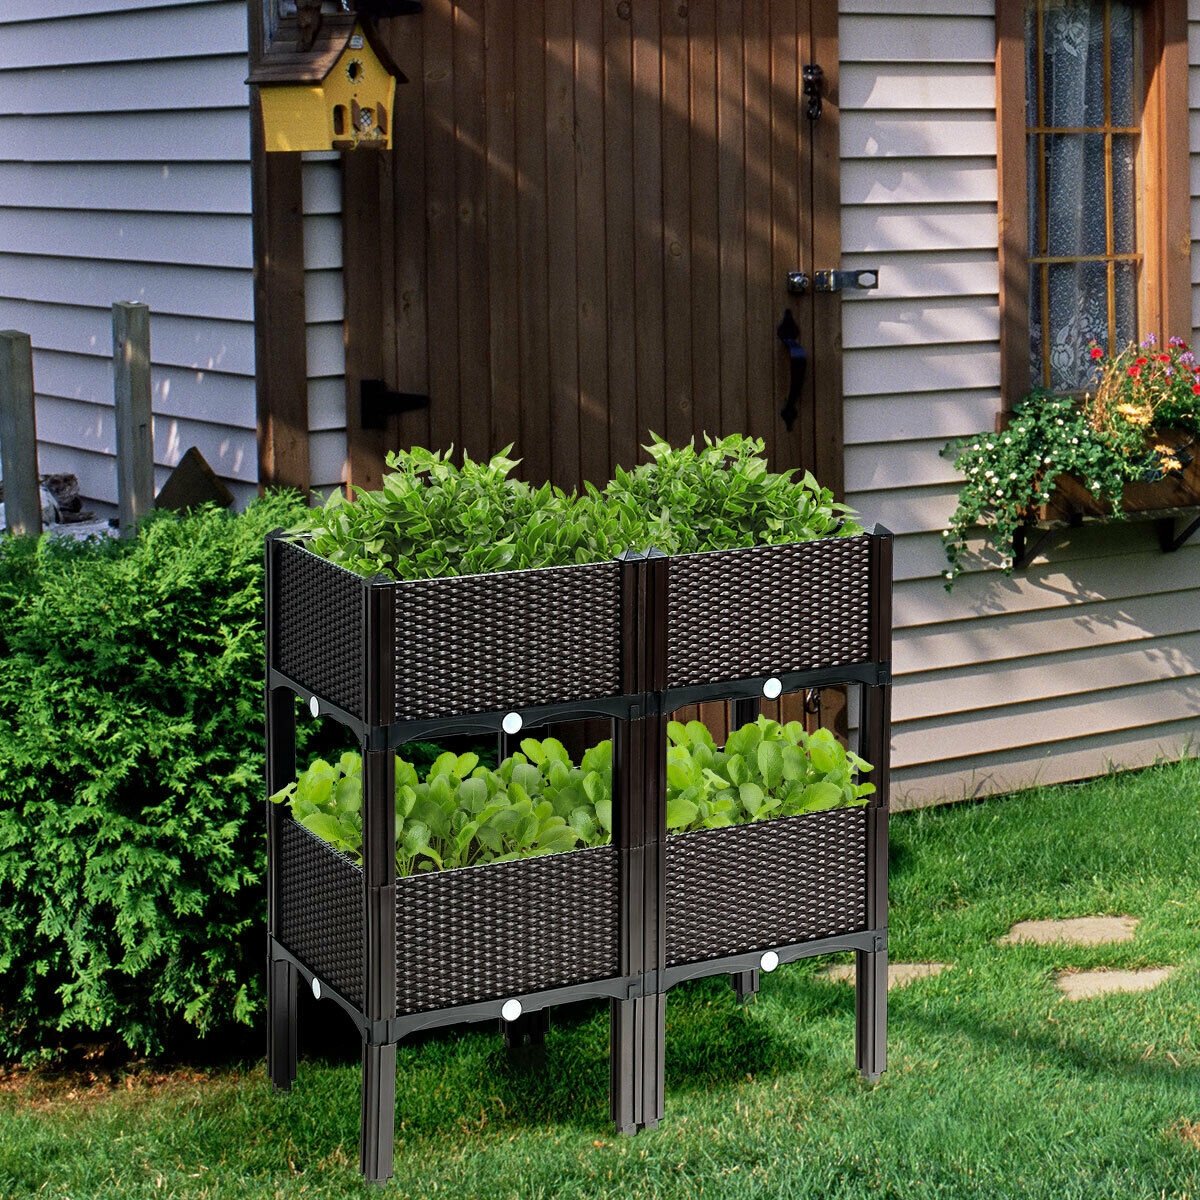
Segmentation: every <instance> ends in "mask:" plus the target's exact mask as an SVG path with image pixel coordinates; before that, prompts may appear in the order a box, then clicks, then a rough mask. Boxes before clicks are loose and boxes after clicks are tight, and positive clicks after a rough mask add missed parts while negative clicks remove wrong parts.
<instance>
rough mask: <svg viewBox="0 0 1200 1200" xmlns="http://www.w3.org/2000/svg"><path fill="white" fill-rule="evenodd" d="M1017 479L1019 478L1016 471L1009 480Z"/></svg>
mask: <svg viewBox="0 0 1200 1200" xmlns="http://www.w3.org/2000/svg"><path fill="white" fill-rule="evenodd" d="M1016 477H1017V473H1016V471H1014V472H1013V473H1012V474H1011V475H1010V476H1009V479H1016Z"/></svg>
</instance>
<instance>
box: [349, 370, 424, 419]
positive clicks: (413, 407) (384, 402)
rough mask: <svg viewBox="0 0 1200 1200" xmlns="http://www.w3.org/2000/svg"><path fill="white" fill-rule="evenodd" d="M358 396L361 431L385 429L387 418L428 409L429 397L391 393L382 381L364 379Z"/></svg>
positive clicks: (418, 393)
mask: <svg viewBox="0 0 1200 1200" xmlns="http://www.w3.org/2000/svg"><path fill="white" fill-rule="evenodd" d="M358 396H359V415H358V423H359V427H360V428H361V429H386V428H387V419H388V417H390V416H394V415H395V414H397V413H403V412H416V411H417V409H421V408H428V407H429V397H428V396H426V395H424V394H423V393H421V392H393V391H392V390H391V388H389V387H388V385H387V384H386V383H384V382H383V380H382V379H364V380H363V381H362V383H361V384H360V385H359V393H358Z"/></svg>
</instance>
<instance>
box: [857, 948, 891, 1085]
mask: <svg viewBox="0 0 1200 1200" xmlns="http://www.w3.org/2000/svg"><path fill="white" fill-rule="evenodd" d="M854 965H855V971H854V980H855V982H854V1010H855V1011H854V1017H855V1039H854V1040H855V1053H856V1057H857V1059H858V1070H859V1073H860V1074H861V1075H862V1077H863V1078H864V1079H865V1080H867V1081H868V1082H869V1083H874V1082H875V1081H876V1080H877V1079H878V1078H879V1077H880V1075H882V1074H883V1072H884V1071H886V1070H887V985H888V956H887V951H886V950H859V951H857V952H856V954H855V964H854Z"/></svg>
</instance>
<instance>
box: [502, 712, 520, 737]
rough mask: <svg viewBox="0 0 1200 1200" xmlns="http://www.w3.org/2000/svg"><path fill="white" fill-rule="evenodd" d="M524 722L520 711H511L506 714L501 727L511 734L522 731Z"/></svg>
mask: <svg viewBox="0 0 1200 1200" xmlns="http://www.w3.org/2000/svg"><path fill="white" fill-rule="evenodd" d="M524 724H525V722H524V721H523V720H521V714H520V713H519V712H510V713H506V714H505V716H504V720H503V721H501V722H500V728H501V729H503V730H504V732H505V733H507V734H509V735H510V736H511V735H512V734H514V733H520V732H521V726H522V725H524Z"/></svg>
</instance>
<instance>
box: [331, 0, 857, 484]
mask: <svg viewBox="0 0 1200 1200" xmlns="http://www.w3.org/2000/svg"><path fill="white" fill-rule="evenodd" d="M381 29H382V32H383V33H384V36H385V38H386V41H387V45H388V47H389V48H390V50H391V53H392V55H393V56H394V58H395V60H396V62H397V63H398V64H399V66H400V67H401V68H402V70H403V71H404V72H405V74H406V75H407V76H408V79H409V81H410V82H409V83H407V84H402V85H401V86H400V87H399V88H398V90H397V105H396V107H397V113H396V122H395V146H396V148H395V150H394V151H393V152H392V153H391V154H390V155H383V154H371V153H365V152H359V153H356V154H349V155H346V156H345V198H344V213H345V216H344V230H345V286H346V315H347V376H348V379H347V387H348V390H347V412H348V424H349V427H350V451H351V464H352V477H353V481H354V482H356V483H360V484H365V485H371V484H373V483H374V482H376V481H377V480H378V476H379V472H380V470H381V467H382V456H383V453H384V451H385V450H386V449H387V448H389V447H391V446H396V445H398V444H425V445H432V446H436V447H444V446H447V445H449V444H451V443H453V444H454V445H456V446H462V447H465V448H466V449H467V450H468V451H469V452H470V453H471V454H472V455H474V456H482V455H486V454H487V453H489V452H490V451H494V450H496V449H497V448H499V447H501V446H503V445H505V444H507V443H509V442H512V443H515V445H516V454H517V456H518V457H520V458H521V459H523V461H524V466H523V468H522V470H523V473H524V474H525V475H526V476H527V477H529V478H530V479H533V480H543V479H547V478H550V479H553V480H554V481H555V482H556V483H559V484H562V485H565V486H571V485H575V484H577V483H578V482H579V481H580V480H581V479H584V478H587V479H593V480H602V479H606V478H607V477H608V476H609V473H610V471H611V469H612V467H613V465H614V464H616V463H621V464H631V463H633V462H635V461H637V460H638V459H639V457H640V451H639V446H640V445H641V443H643V442H644V441H646V439H647V437H648V435H649V431H650V430H654V431H655V432H657V433H660V434H662V435H664V436H666V437H667V438H669V439H671V440H672V441H675V442H678V441H682V440H686V439H687V438H689V437H691V436H692V435H698V434H700V433H703V432H706V431H707V432H709V433H713V434H724V433H731V432H749V433H752V434H755V435H757V436H760V437H762V438H763V439H765V441H766V444H767V447H768V450H769V453H770V456H771V459H772V462H773V464H774V465H775V466H777V467H792V466H807V467H810V468H811V469H813V470H814V472H815V473H816V474H817V475H818V477H819V478H820V479H821V480H822V482H824V483H826V484H828V485H829V486H832V487H834V488H835V489H836V490H838V491H840V489H841V481H842V445H841V443H842V436H841V429H842V421H841V361H840V319H839V316H838V309H839V305H838V300H837V297H836V296H815V297H814V296H813V295H811V293H810V294H809V295H806V296H800V297H798V296H794V295H790V294H789V293H788V291H787V289H786V286H785V283H786V279H787V275H788V273H789V272H791V271H804V272H806V273H807V274H808V275H809V276H810V277H811V276H812V275H813V273H814V271H815V270H819V269H822V268H836V267H838V266H839V261H838V259H839V253H840V216H839V209H838V204H839V201H838V127H837V126H838V109H837V61H838V55H837V6H836V5H833V4H830V3H827V2H826V0H669V2H668V0H425V5H424V11H423V12H422V13H421V14H419V15H414V16H406V17H397V18H393V19H391V20H389V21H384V22H381ZM812 63H816V64H818V65H819V66H820V67H821V68H822V70H823V72H824V84H823V96H822V103H821V114H820V116H819V117H818V118H816V119H815V120H812V119H810V118H809V116H808V113H807V110H808V107H809V99H808V98H807V97H805V95H804V94H803V87H802V69H803V67H804V66H805V65H806V64H812ZM786 309H790V310H791V312H792V314H793V317H794V319H795V321H796V323H797V326H798V330H799V341H800V343H801V344H802V345H803V347H804V348H805V349H806V350H807V352H808V371H807V379H806V382H805V385H804V394H803V396H802V397H801V403H800V406H799V416H798V419H797V420H796V421H795V422H794V425H793V427H792V428H791V429H790V430H789V429H788V428H787V426H786V424H785V422H784V420H783V418H782V417H781V415H780V411H781V409H782V408H783V407H784V402H785V398H786V396H787V393H788V390H789V385H790V382H791V374H790V372H791V365H790V362H789V357H788V354H787V352H786V351H785V349H784V348H783V346H782V345H781V343H780V341H779V339H778V337H777V334H776V330H777V326H778V325H779V323H780V319H781V317H782V316H783V314H784V311H785V310H786ZM363 379H368V380H371V379H379V380H383V381H384V382H385V383H386V385H387V386H388V387H389V388H390V389H392V390H396V391H400V392H407V393H415V394H420V395H427V396H428V397H429V404H428V407H427V408H425V409H422V410H417V411H412V412H407V413H403V414H401V415H399V416H392V417H390V418H388V423H387V428H386V429H383V430H379V431H375V430H370V429H362V428H361V427H360V416H361V410H360V406H359V391H360V384H361V381H362V380H363Z"/></svg>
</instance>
